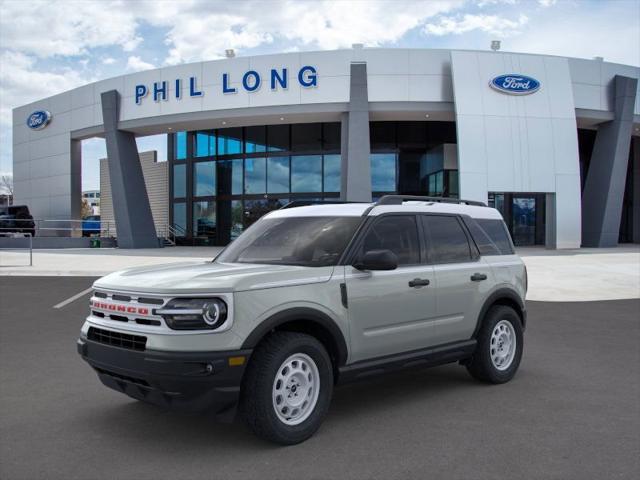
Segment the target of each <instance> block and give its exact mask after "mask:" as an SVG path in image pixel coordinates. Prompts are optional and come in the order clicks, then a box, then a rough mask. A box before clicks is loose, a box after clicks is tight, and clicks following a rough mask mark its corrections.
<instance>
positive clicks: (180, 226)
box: [173, 202, 187, 237]
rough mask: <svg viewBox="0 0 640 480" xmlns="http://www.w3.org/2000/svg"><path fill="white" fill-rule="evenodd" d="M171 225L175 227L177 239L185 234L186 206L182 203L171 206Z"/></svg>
mask: <svg viewBox="0 0 640 480" xmlns="http://www.w3.org/2000/svg"><path fill="white" fill-rule="evenodd" d="M173 225H174V227H176V230H177V232H178V236H179V237H184V236H185V235H186V233H187V204H186V203H184V202H179V203H174V204H173Z"/></svg>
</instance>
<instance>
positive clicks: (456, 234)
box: [422, 215, 471, 264]
mask: <svg viewBox="0 0 640 480" xmlns="http://www.w3.org/2000/svg"><path fill="white" fill-rule="evenodd" d="M422 225H423V227H424V229H425V233H426V238H427V239H428V244H429V250H430V252H431V263H435V264H439V263H462V262H469V261H471V248H470V247H469V240H468V239H467V235H466V234H465V233H464V230H463V229H462V225H460V222H459V221H458V219H457V218H456V217H449V216H444V215H423V216H422Z"/></svg>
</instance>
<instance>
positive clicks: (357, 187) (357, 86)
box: [340, 63, 371, 202]
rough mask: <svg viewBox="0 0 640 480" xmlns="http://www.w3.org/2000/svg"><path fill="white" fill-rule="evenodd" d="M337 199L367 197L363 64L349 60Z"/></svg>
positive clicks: (366, 103)
mask: <svg viewBox="0 0 640 480" xmlns="http://www.w3.org/2000/svg"><path fill="white" fill-rule="evenodd" d="M341 133H342V137H341V145H340V146H341V156H342V162H341V166H342V175H341V177H340V199H341V200H344V201H349V202H370V201H371V163H370V159H369V154H370V152H371V146H370V144H369V94H368V91H367V64H366V63H352V64H351V82H350V87H349V111H348V112H346V113H343V114H342V132H341Z"/></svg>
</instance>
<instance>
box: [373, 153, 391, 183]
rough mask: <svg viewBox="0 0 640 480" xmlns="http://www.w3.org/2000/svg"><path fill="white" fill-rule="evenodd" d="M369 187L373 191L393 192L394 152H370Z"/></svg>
mask: <svg viewBox="0 0 640 480" xmlns="http://www.w3.org/2000/svg"><path fill="white" fill-rule="evenodd" d="M370 158H371V189H372V190H373V191H374V192H395V190H396V154H395V153H373V154H371V157H370Z"/></svg>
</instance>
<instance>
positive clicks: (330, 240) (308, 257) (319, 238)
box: [216, 217, 362, 267]
mask: <svg viewBox="0 0 640 480" xmlns="http://www.w3.org/2000/svg"><path fill="white" fill-rule="evenodd" d="M361 220H362V218H361V217H287V218H262V219H261V220H259V221H258V222H256V223H255V224H254V225H253V226H251V227H250V228H249V229H247V230H246V231H245V232H244V233H243V234H242V235H241V236H240V237H239V238H238V239H237V240H236V241H235V242H233V243H232V244H231V245H229V247H227V249H226V250H225V251H224V252H222V254H221V255H220V256H219V257H218V258H217V259H216V262H219V263H258V264H271V265H300V266H304V267H324V266H332V265H336V264H337V262H338V260H339V259H340V257H341V256H342V253H343V252H344V249H345V248H346V247H347V244H348V243H349V240H351V237H353V235H354V233H355V231H356V228H357V227H358V225H359V224H360V222H361Z"/></svg>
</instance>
